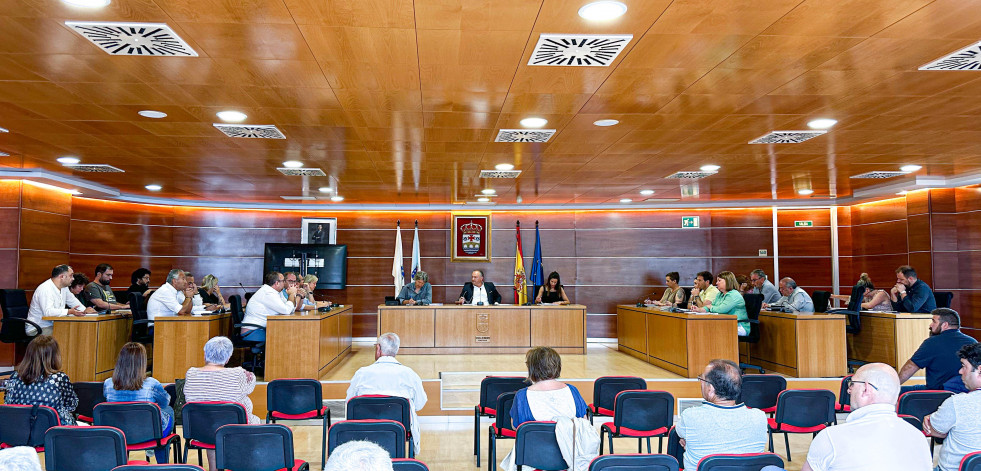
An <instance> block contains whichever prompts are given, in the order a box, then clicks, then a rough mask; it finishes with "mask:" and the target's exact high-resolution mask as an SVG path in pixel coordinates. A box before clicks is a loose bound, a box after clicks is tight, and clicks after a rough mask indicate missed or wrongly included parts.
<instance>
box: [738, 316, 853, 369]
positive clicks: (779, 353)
mask: <svg viewBox="0 0 981 471" xmlns="http://www.w3.org/2000/svg"><path fill="white" fill-rule="evenodd" d="M845 321H846V318H845V316H843V315H840V314H818V315H815V314H795V313H786V312H771V311H762V312H760V341H759V343H755V344H749V357H750V358H749V363H752V364H756V365H760V366H761V367H763V368H764V369H767V370H773V371H776V372H778V373H783V374H785V375H790V376H796V377H798V378H821V377H832V376H843V375H844V374H845V373H846V371H847V369H848V364H847V363H848V361H847V359H846V357H845Z"/></svg>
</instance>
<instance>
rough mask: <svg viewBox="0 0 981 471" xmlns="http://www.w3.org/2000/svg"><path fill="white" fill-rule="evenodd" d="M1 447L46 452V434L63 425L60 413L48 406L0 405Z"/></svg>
mask: <svg viewBox="0 0 981 471" xmlns="http://www.w3.org/2000/svg"><path fill="white" fill-rule="evenodd" d="M0 424H2V426H0V447H2V448H7V447H12V446H29V447H32V448H34V449H35V450H37V451H38V452H39V453H40V452H42V451H44V432H47V431H48V429H49V428H51V427H57V426H59V425H61V419H60V418H59V417H58V411H56V410H54V409H53V408H51V407H48V406H22V405H16V404H4V405H0Z"/></svg>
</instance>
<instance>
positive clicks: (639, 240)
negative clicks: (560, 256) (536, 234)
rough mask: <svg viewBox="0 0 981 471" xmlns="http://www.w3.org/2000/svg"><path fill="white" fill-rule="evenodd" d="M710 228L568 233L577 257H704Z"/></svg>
mask: <svg viewBox="0 0 981 471" xmlns="http://www.w3.org/2000/svg"><path fill="white" fill-rule="evenodd" d="M569 232H571V231H569ZM712 232H713V231H711V230H708V229H629V230H623V229H618V228H611V229H590V230H580V231H576V232H575V233H573V234H572V235H573V237H574V238H575V247H574V250H575V252H574V253H575V255H576V256H579V257H607V256H616V255H620V256H623V255H631V256H635V257H658V256H661V257H665V256H671V257H704V256H705V255H706V254H708V253H712V252H710V251H709V250H710V248H711V238H712ZM543 237H544V236H543ZM542 250H544V247H543V248H542ZM560 253H561V252H560Z"/></svg>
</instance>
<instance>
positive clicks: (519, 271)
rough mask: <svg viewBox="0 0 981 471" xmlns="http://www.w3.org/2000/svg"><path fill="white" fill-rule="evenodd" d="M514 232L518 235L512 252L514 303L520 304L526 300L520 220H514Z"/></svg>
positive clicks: (526, 290) (526, 291)
mask: <svg viewBox="0 0 981 471" xmlns="http://www.w3.org/2000/svg"><path fill="white" fill-rule="evenodd" d="M514 233H515V234H517V237H518V247H517V249H516V250H515V254H514V303H515V304H517V305H519V306H520V305H522V304H524V303H526V302H528V289H527V285H526V284H525V263H524V260H523V257H522V256H521V222H520V221H515V223H514Z"/></svg>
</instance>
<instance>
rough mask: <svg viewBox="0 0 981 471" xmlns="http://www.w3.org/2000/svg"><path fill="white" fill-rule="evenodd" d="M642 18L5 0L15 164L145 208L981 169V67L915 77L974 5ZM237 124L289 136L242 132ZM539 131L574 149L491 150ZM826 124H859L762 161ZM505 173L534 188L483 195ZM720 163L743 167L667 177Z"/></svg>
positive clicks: (270, 1) (729, 8) (768, 1)
mask: <svg viewBox="0 0 981 471" xmlns="http://www.w3.org/2000/svg"><path fill="white" fill-rule="evenodd" d="M622 1H623V2H624V3H626V4H627V5H628V7H629V8H628V11H627V13H626V14H625V15H624V16H622V17H620V18H618V19H616V20H613V21H609V22H605V23H593V22H588V21H586V20H584V19H582V18H580V17H579V16H578V14H577V11H578V9H579V8H580V7H581V6H582V5H583V4H585V3H587V0H575V1H573V0H544V1H534V0H414V1H413V0H330V1H328V0H113V1H112V3H111V4H110V5H109V6H108V7H106V8H102V9H97V10H85V9H79V8H74V7H70V6H67V5H65V4H63V3H62V2H60V1H58V0H0V31H2V32H3V41H0V127H3V128H7V129H9V131H10V132H9V133H2V134H0V151H3V152H6V153H9V154H11V155H10V156H9V157H0V165H3V166H7V167H25V168H35V167H41V168H45V169H49V170H53V171H57V172H62V173H65V174H70V173H71V171H70V170H69V169H66V168H65V167H62V166H61V165H60V164H58V163H57V162H55V159H56V158H58V157H61V156H65V155H74V156H77V157H79V158H80V159H82V162H83V163H105V164H111V165H114V166H116V167H119V168H121V169H123V170H125V171H126V173H122V174H93V173H77V174H75V176H77V177H80V178H84V179H87V180H89V181H92V182H97V183H100V184H103V185H107V186H110V187H114V188H118V189H119V190H121V191H122V192H125V193H131V194H135V195H153V196H158V195H159V196H166V197H172V198H181V199H197V200H210V201H240V202H242V201H244V202H280V203H281V202H284V200H282V199H281V198H280V196H282V195H286V196H300V195H304V194H305V193H304V191H305V189H308V190H312V192H311V193H310V194H314V195H321V194H320V193H318V192H317V191H316V189H317V188H318V187H320V186H328V185H329V186H334V187H336V188H337V190H338V191H339V193H340V194H341V195H343V196H344V197H345V198H346V199H345V201H344V203H355V204H358V203H386V204H390V203H422V204H427V203H428V204H446V203H455V202H462V201H473V200H475V199H476V197H475V194H477V193H479V192H480V190H481V189H483V188H485V187H491V188H494V189H496V190H497V192H498V195H499V196H498V197H497V198H495V200H496V201H498V202H499V203H514V202H515V201H516V200H517V198H518V197H519V196H520V198H521V201H522V202H523V203H539V204H565V203H580V204H595V203H612V204H619V203H618V201H619V200H620V199H621V198H633V199H634V201H640V200H642V199H644V197H642V196H640V195H639V194H638V191H639V190H642V189H653V190H655V191H656V193H655V194H654V195H653V196H651V198H679V197H681V196H682V193H683V190H684V193H685V195H687V196H686V197H687V198H701V199H706V200H727V201H728V200H749V199H769V198H771V197H773V196H774V195H776V196H777V197H778V198H780V199H791V198H805V197H802V196H799V195H798V194H797V192H796V190H797V189H800V188H805V187H810V188H812V189H813V190H814V192H815V195H816V196H823V197H826V196H827V195H829V194H834V195H838V196H839V197H845V196H848V195H851V194H852V192H853V191H855V190H856V189H858V188H861V187H864V186H869V185H876V184H881V183H882V182H883V181H882V180H853V179H849V177H850V176H851V175H854V174H858V173H863V172H867V171H873V170H890V171H894V170H898V168H899V167H900V166H901V165H905V164H917V165H921V166H923V169H922V170H920V171H919V172H917V174H916V175H939V176H945V177H950V176H954V175H962V174H970V173H977V172H979V171H981V128H979V125H978V118H979V115H981V100H979V97H981V86H979V85H981V72H978V71H956V72H949V71H946V72H941V71H919V70H917V68H918V67H919V66H921V65H923V64H926V63H928V62H930V61H932V60H934V59H937V58H939V57H941V56H943V55H946V54H949V53H951V52H954V51H956V50H958V49H961V48H963V47H965V46H967V45H969V44H972V43H974V42H976V41H978V40H979V39H981V15H978V14H977V9H976V8H977V3H976V2H971V1H967V0H936V1H931V0H821V1H819V0H803V1H802V0H745V1H742V0H622ZM65 21H132V22H158V23H166V24H168V25H169V26H170V27H171V28H173V29H174V30H175V31H176V32H177V33H178V34H179V35H180V36H181V37H182V38H183V39H184V40H185V41H186V42H187V43H188V44H189V45H190V46H191V47H193V48H194V49H195V50H196V51H197V52H198V54H199V55H200V57H193V58H177V57H137V56H110V55H108V54H106V53H105V52H103V51H102V50H100V49H99V48H98V47H96V46H95V45H93V44H92V43H90V42H88V41H87V40H85V39H84V38H82V37H81V36H79V35H78V34H76V33H75V32H73V31H72V30H70V29H69V28H68V27H66V26H65V24H64V23H65ZM543 33H589V34H632V35H633V39H632V40H631V41H630V43H629V44H628V45H627V47H626V49H625V50H624V51H623V52H622V53H621V54H620V56H619V57H617V59H616V60H615V61H614V62H613V64H612V65H611V66H609V67H540V66H528V65H526V64H527V63H528V60H529V58H530V56H531V52H532V49H533V48H534V47H535V44H536V43H537V41H538V38H539V35H540V34H543ZM227 109H233V110H239V111H242V112H244V113H246V114H247V115H248V119H247V120H246V121H245V123H247V124H274V125H276V126H277V127H278V128H279V129H280V130H281V131H282V132H283V133H284V134H285V135H286V137H287V139H285V140H266V139H261V140H260V139H233V138H229V137H226V136H225V135H223V134H221V133H220V132H219V131H218V130H217V129H215V128H214V127H213V126H212V123H216V122H220V121H219V120H218V119H217V118H216V117H215V113H216V112H218V111H221V110H227ZM139 110H158V111H163V112H165V113H167V114H168V116H167V117H166V118H164V119H159V120H155V119H148V118H144V117H141V116H139V115H137V111H139ZM531 116H536V117H542V118H545V119H547V120H548V121H549V122H548V125H547V126H546V128H554V129H556V130H557V131H558V132H557V134H556V135H555V136H554V137H553V138H552V139H551V140H550V141H549V142H547V143H544V144H527V143H525V144H510V143H495V142H493V140H494V138H495V136H496V134H497V131H498V130H499V129H502V128H520V127H521V126H520V124H519V121H520V120H521V119H523V118H526V117H531ZM814 118H834V119H837V120H838V125H837V126H835V127H834V128H833V129H832V130H831V131H830V132H829V133H828V134H826V135H824V136H821V137H818V138H815V139H811V140H809V141H807V142H804V143H801V144H778V145H749V144H747V142H748V141H750V140H751V139H754V138H756V137H759V136H761V135H763V134H766V133H767V132H769V131H771V130H786V129H807V127H806V123H807V122H808V121H809V120H811V119H814ZM598 119H617V120H619V121H620V124H619V125H617V126H612V127H602V128H601V127H597V126H594V125H593V124H592V123H593V122H594V121H596V120H598ZM285 160H300V161H302V162H304V164H305V165H306V166H307V167H320V168H322V169H323V170H324V171H325V172H327V173H328V174H329V175H330V178H325V177H319V178H318V177H288V176H284V175H282V174H280V173H279V172H277V171H276V167H280V166H281V163H282V162H283V161H285ZM498 163H513V164H514V165H515V166H516V167H517V168H518V169H519V170H522V171H523V172H522V174H521V176H520V178H519V179H518V180H497V179H494V180H481V179H480V178H479V177H478V174H479V170H481V169H492V168H493V167H494V165H495V164H498ZM704 164H717V165H720V166H721V167H722V169H721V170H720V171H719V173H718V174H716V175H714V176H711V177H708V178H705V179H701V180H698V181H697V183H696V184H694V185H689V186H687V187H685V188H684V189H683V188H682V183H683V182H680V181H679V180H668V179H665V178H664V177H665V176H667V175H669V174H671V173H674V172H677V171H682V170H697V169H698V167H699V166H701V165H704ZM907 178H911V177H907ZM150 183H156V184H160V185H162V186H163V187H164V189H163V191H161V192H159V193H151V192H149V191H147V190H145V189H144V188H143V187H144V185H146V184H150ZM696 186H697V188H696ZM696 192H697V196H695V194H696ZM819 199H820V198H818V199H815V201H818V200H819Z"/></svg>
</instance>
